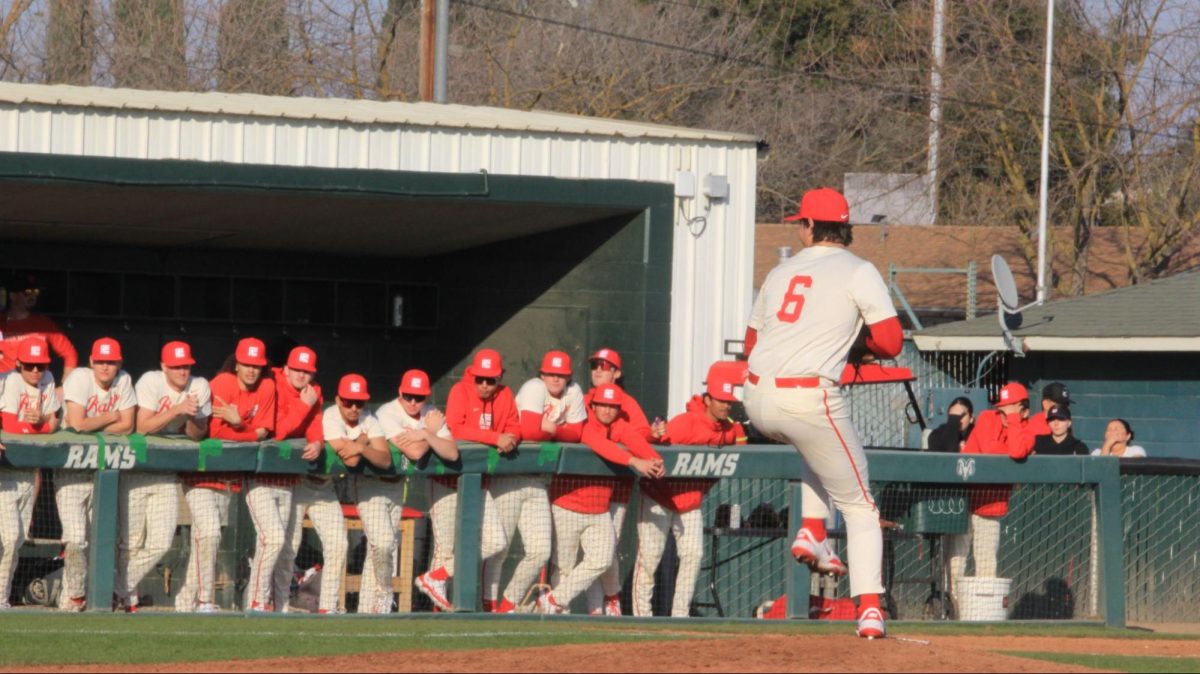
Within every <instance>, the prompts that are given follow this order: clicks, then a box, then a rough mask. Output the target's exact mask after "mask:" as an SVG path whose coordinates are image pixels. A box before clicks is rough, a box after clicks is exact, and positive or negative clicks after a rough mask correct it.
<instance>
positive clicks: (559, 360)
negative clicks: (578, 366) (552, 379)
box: [541, 351, 571, 377]
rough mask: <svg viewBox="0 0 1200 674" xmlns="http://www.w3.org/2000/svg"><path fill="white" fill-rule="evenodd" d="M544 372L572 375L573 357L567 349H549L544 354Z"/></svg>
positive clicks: (542, 371) (542, 370)
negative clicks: (568, 353)
mask: <svg viewBox="0 0 1200 674" xmlns="http://www.w3.org/2000/svg"><path fill="white" fill-rule="evenodd" d="M541 373H542V374H560V375H563V376H566V377H570V376H571V357H570V356H568V355H567V353H566V352H565V351H549V352H547V353H546V355H545V356H542V369H541Z"/></svg>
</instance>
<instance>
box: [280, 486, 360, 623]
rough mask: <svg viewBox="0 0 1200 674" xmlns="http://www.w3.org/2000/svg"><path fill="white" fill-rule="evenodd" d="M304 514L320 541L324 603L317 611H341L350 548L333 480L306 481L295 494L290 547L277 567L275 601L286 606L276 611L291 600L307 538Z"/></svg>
mask: <svg viewBox="0 0 1200 674" xmlns="http://www.w3.org/2000/svg"><path fill="white" fill-rule="evenodd" d="M305 513H308V518H309V519H310V520H312V523H313V528H314V529H316V530H317V537H318V538H320V539H321V558H322V560H323V562H322V564H321V601H320V603H319V604H318V605H317V608H318V610H321V611H332V610H334V609H336V608H338V604H339V603H340V602H341V598H342V574H343V573H345V570H346V554H347V548H348V547H349V543H348V542H347V541H346V518H345V516H344V515H343V514H342V504H341V503H339V502H338V497H337V491H336V490H334V488H333V481H332V480H319V481H318V480H313V479H310V478H307V477H304V478H301V479H300V483H299V484H297V485H296V486H295V487H294V491H293V493H292V514H291V516H290V517H289V518H288V535H287V543H286V546H285V547H284V550H283V552H281V553H280V555H279V563H278V564H276V565H275V573H274V577H273V580H272V585H273V586H274V588H273V592H274V595H275V597H276V598H278V597H284V598H285V599H284V601H283V602H282V603H283V606H279V602H276V605H275V610H276V611H283V610H286V607H287V598H289V597H290V596H291V590H292V573H293V571H292V570H293V569H294V568H295V565H296V555H297V554H298V553H299V552H300V542H301V540H302V539H303V537H304V514H305Z"/></svg>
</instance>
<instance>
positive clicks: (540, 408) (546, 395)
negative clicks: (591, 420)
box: [517, 379, 587, 424]
mask: <svg viewBox="0 0 1200 674" xmlns="http://www.w3.org/2000/svg"><path fill="white" fill-rule="evenodd" d="M517 409H518V410H520V411H521V412H535V413H537V414H545V413H546V412H550V417H551V418H552V419H554V423H556V424H577V423H580V422H584V421H587V407H586V406H585V405H584V404H583V389H581V388H579V384H576V383H575V382H571V383H570V384H567V388H566V389H564V390H563V394H562V397H561V398H555V397H553V396H551V395H550V392H549V391H547V390H546V382H544V381H542V380H541V379H530V380H529V381H527V382H525V383H524V384H522V385H521V390H520V391H518V392H517Z"/></svg>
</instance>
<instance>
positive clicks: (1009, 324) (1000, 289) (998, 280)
mask: <svg viewBox="0 0 1200 674" xmlns="http://www.w3.org/2000/svg"><path fill="white" fill-rule="evenodd" d="M992 280H993V281H994V282H995V284H996V295H997V299H996V304H997V305H998V311H996V317H997V318H998V319H999V320H1000V330H1001V332H1002V333H1003V335H1004V343H1005V344H1006V345H1007V346H1008V348H1009V350H1011V351H1012V352H1013V354H1014V355H1016V356H1018V357H1021V356H1024V355H1025V340H1024V339H1023V338H1021V337H1016V336H1014V335H1013V334H1012V331H1013V330H1015V329H1016V328H1018V327H1020V325H1021V312H1022V311H1024V310H1026V309H1028V308H1029V307H1031V306H1033V304H1036V302H1034V303H1033V304H1027V305H1025V306H1023V307H1022V306H1018V305H1019V304H1020V302H1021V297H1020V295H1018V294H1017V282H1016V280H1014V279H1013V275H1012V269H1010V268H1009V266H1008V263H1007V262H1005V261H1004V258H1002V257H1000V256H999V255H993V256H992Z"/></svg>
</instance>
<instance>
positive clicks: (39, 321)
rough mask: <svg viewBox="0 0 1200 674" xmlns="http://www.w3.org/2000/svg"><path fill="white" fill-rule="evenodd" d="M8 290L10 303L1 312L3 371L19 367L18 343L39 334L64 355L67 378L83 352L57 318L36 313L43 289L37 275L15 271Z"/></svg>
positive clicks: (0, 363) (0, 368) (0, 364)
mask: <svg viewBox="0 0 1200 674" xmlns="http://www.w3.org/2000/svg"><path fill="white" fill-rule="evenodd" d="M4 291H5V293H6V294H7V296H8V303H7V304H6V305H5V311H4V312H3V313H0V372H7V371H9V370H11V369H13V367H15V364H16V360H17V345H18V344H20V343H21V342H22V341H23V340H25V339H28V338H30V337H39V338H41V339H43V340H45V341H46V342H47V343H48V344H49V346H50V350H51V351H53V352H54V353H56V354H58V357H59V358H62V359H63V379H64V380H65V379H66V377H67V375H69V374H71V370H74V369H75V367H76V366H77V365H78V364H79V354H77V353H76V352H75V347H74V346H72V344H71V340H69V339H67V336H66V335H64V334H63V331H62V329H61V328H59V327H58V324H57V323H55V322H54V320H53V319H51V318H49V317H47V316H43V315H42V314H35V313H33V309H34V308H35V307H36V306H37V302H38V298H39V297H40V296H41V293H42V289H41V288H40V287H38V282H37V279H36V278H35V277H34V276H33V274H29V273H14V274H11V275H9V276H8V278H7V279H5V280H4Z"/></svg>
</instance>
